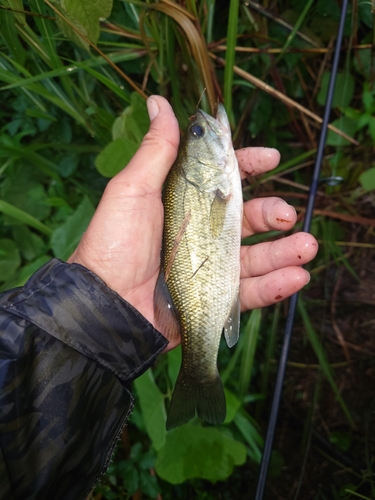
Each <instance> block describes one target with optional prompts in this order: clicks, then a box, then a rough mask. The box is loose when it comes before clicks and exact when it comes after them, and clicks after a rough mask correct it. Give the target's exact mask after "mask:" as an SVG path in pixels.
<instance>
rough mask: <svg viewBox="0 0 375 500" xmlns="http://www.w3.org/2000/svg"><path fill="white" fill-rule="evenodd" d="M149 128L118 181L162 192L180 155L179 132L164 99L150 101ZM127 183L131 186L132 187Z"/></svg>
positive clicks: (156, 98) (170, 108)
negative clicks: (178, 154)
mask: <svg viewBox="0 0 375 500" xmlns="http://www.w3.org/2000/svg"><path fill="white" fill-rule="evenodd" d="M147 109H148V114H149V117H150V121H151V123H150V129H149V131H148V132H147V134H146V135H145V136H144V138H143V141H142V144H141V145H140V147H139V149H138V151H137V152H136V153H135V155H134V156H133V158H132V159H131V160H130V162H129V163H128V165H127V166H126V167H125V168H124V169H123V170H122V171H121V172H120V173H119V174H118V175H117V176H116V177H115V179H116V181H120V182H121V183H122V182H126V183H127V184H128V183H129V184H133V187H135V186H138V187H139V188H140V190H142V191H143V192H144V191H147V192H154V191H159V190H160V189H161V187H162V185H163V182H164V181H165V178H166V176H167V174H168V172H169V170H170V168H171V167H172V165H173V162H174V161H175V159H176V156H177V149H178V144H179V142H180V132H179V127H178V122H177V119H176V117H175V115H174V113H173V110H172V107H171V105H170V104H169V102H168V101H167V100H166V99H164V97H161V96H151V97H149V98H148V99H147ZM129 184H128V185H129Z"/></svg>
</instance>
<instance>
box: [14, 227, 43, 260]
mask: <svg viewBox="0 0 375 500" xmlns="http://www.w3.org/2000/svg"><path fill="white" fill-rule="evenodd" d="M12 235H13V239H14V241H15V242H16V243H17V246H18V248H19V249H20V252H21V254H22V257H23V258H24V259H25V260H28V261H32V260H34V259H36V258H37V257H39V256H40V255H43V254H44V253H45V251H46V244H45V243H44V241H43V240H42V238H41V237H40V236H38V235H37V234H35V233H34V232H33V231H30V229H29V228H28V227H27V226H24V225H22V226H14V228H13V230H12Z"/></svg>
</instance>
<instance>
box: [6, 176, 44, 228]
mask: <svg viewBox="0 0 375 500" xmlns="http://www.w3.org/2000/svg"><path fill="white" fill-rule="evenodd" d="M0 196H1V199H2V200H3V201H5V202H8V203H9V204H11V205H13V206H16V207H17V208H19V209H20V210H23V211H24V212H26V214H28V215H31V216H32V217H34V218H36V219H38V220H40V221H41V220H44V219H45V218H47V217H48V216H49V214H50V212H51V207H49V206H48V204H47V203H46V199H47V193H46V191H45V189H44V187H43V186H42V184H40V183H39V182H37V181H36V180H35V177H33V175H32V172H31V171H30V169H28V168H20V169H17V170H16V171H14V173H13V174H12V175H11V176H9V177H8V178H7V179H5V181H4V182H3V184H2V185H1V189H0ZM7 222H8V223H12V224H14V223H15V221H11V222H10V221H7ZM25 223H26V222H25Z"/></svg>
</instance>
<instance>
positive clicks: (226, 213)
mask: <svg viewBox="0 0 375 500" xmlns="http://www.w3.org/2000/svg"><path fill="white" fill-rule="evenodd" d="M163 204H164V213H165V215H164V234H163V248H162V269H161V273H160V276H159V279H158V284H157V287H156V290H155V316H156V321H157V324H158V326H159V328H160V329H161V331H165V332H168V336H169V337H172V338H173V336H174V335H181V343H182V364H181V369H180V373H179V376H178V379H177V382H176V385H175V389H174V392H173V395H172V399H171V404H170V407H169V412H168V419H167V429H171V428H173V427H176V426H178V425H181V424H183V423H185V422H187V421H188V420H190V419H191V418H193V417H194V416H195V415H196V414H197V415H198V416H200V417H201V418H203V419H204V420H206V421H208V422H209V423H212V424H218V423H221V422H223V421H224V419H225V413H226V404H225V396H224V390H223V386H222V383H221V379H220V376H219V374H218V370H217V354H218V349H219V343H220V338H221V335H222V332H223V329H224V331H225V337H226V340H227V343H228V345H230V346H232V345H233V344H234V343H235V342H236V341H237V338H238V330H239V298H238V294H239V281H240V243H241V239H240V238H241V226H242V190H241V180H240V174H239V170H238V164H237V160H236V157H235V154H234V151H233V146H232V141H231V135H230V128H229V122H228V119H227V116H226V113H225V110H224V108H223V107H222V106H221V105H219V108H218V113H217V117H216V119H215V118H213V117H211V116H210V115H208V114H206V113H204V112H203V111H201V110H198V112H197V114H196V115H195V117H194V118H193V119H192V120H191V122H190V125H189V127H188V130H187V131H186V133H185V134H184V137H183V138H182V140H181V144H180V148H179V152H178V156H177V160H176V162H175V164H174V165H173V167H172V169H171V171H170V173H169V175H168V177H167V180H166V183H165V187H164V192H163Z"/></svg>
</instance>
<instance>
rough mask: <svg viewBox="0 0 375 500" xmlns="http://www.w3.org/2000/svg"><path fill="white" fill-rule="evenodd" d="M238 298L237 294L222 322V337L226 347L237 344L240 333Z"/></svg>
mask: <svg viewBox="0 0 375 500" xmlns="http://www.w3.org/2000/svg"><path fill="white" fill-rule="evenodd" d="M240 306H241V304H240V298H239V296H237V297H236V299H235V300H234V301H233V304H232V307H231V310H230V313H229V316H228V319H227V320H226V322H225V324H224V337H225V340H226V343H227V346H228V347H233V346H234V345H235V344H237V341H238V337H239V335H240V314H241V308H240Z"/></svg>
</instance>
